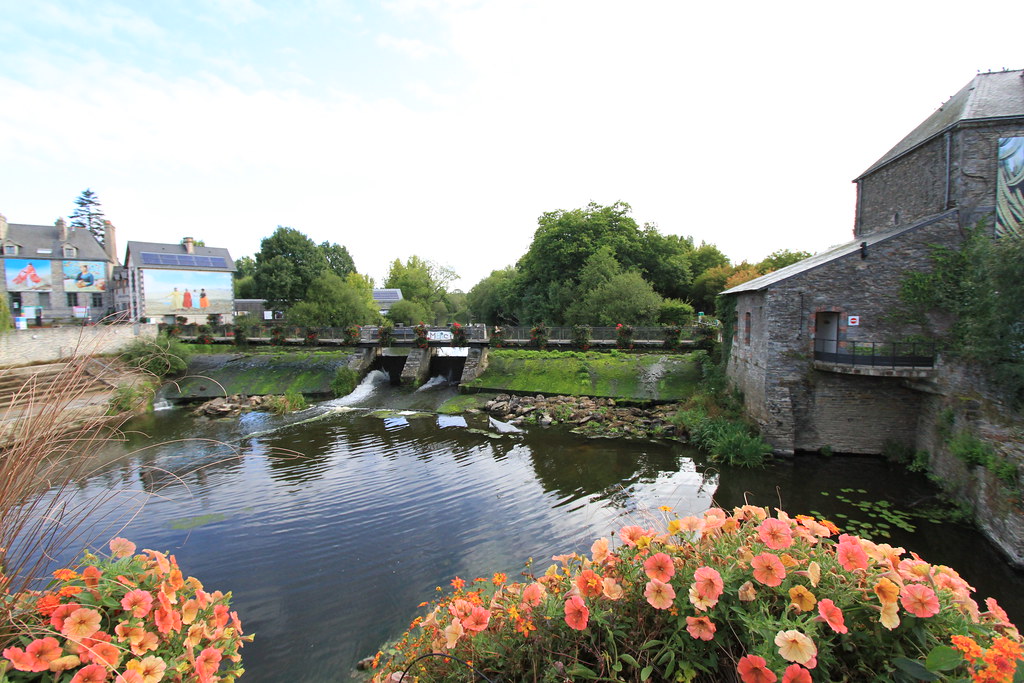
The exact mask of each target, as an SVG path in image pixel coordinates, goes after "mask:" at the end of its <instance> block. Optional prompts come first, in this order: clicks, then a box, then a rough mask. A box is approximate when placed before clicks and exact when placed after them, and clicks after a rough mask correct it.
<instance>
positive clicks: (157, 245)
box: [124, 242, 235, 273]
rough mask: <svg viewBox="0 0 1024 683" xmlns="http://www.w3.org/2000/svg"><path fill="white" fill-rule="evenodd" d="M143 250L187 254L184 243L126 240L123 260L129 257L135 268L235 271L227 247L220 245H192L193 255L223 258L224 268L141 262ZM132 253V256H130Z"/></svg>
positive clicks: (125, 260) (233, 262) (126, 261)
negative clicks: (126, 244) (225, 264)
mask: <svg viewBox="0 0 1024 683" xmlns="http://www.w3.org/2000/svg"><path fill="white" fill-rule="evenodd" d="M143 252H146V253H150V254H179V255H182V256H184V255H187V254H188V251H187V250H186V249H185V245H184V244H163V243H161V242H128V248H127V251H126V252H125V259H124V262H125V263H128V260H129V258H130V257H131V260H132V265H133V266H135V267H136V268H153V269H157V270H209V271H215V272H226V273H233V272H235V260H234V259H233V258H231V254H230V253H229V252H228V250H227V249H224V248H222V247H196V246H193V247H192V255H193V256H211V257H214V258H223V259H224V260H225V263H227V266H226V267H224V268H220V267H216V266H201V265H187V266H186V265H177V264H158V263H143V261H142V257H141V254H142V253H143ZM133 254H134V256H132V255H133Z"/></svg>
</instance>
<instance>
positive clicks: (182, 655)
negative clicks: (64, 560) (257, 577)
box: [0, 538, 252, 683]
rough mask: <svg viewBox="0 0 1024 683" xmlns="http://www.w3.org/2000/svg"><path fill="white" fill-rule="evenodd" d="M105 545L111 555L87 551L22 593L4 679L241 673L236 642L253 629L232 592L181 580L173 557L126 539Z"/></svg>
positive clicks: (201, 677)
mask: <svg viewBox="0 0 1024 683" xmlns="http://www.w3.org/2000/svg"><path fill="white" fill-rule="evenodd" d="M110 546H111V549H112V556H111V557H109V558H99V557H97V556H95V555H93V554H91V553H85V554H84V555H83V557H82V559H81V560H80V562H79V563H78V564H77V565H76V566H75V567H74V568H73V569H59V570H57V571H55V572H54V573H53V576H54V577H55V578H54V580H53V581H52V582H51V583H50V585H49V587H47V588H46V589H45V590H42V591H30V592H28V593H27V594H25V595H23V596H22V597H21V599H20V601H19V604H18V605H17V607H16V609H15V611H14V613H13V617H14V619H15V620H16V623H17V625H18V631H19V634H18V636H17V638H16V639H14V641H13V642H12V643H11V644H10V646H9V647H7V648H5V649H4V650H3V659H0V680H3V681H10V682H11V683H20V682H22V681H40V682H42V681H58V680H59V681H65V680H68V679H70V678H71V677H72V676H74V678H73V680H75V681H76V682H77V681H79V680H83V681H84V680H90V681H93V680H95V681H99V680H110V676H111V675H113V677H115V678H116V679H117V680H118V681H125V682H126V683H127V682H129V681H149V680H152V681H156V680H161V679H162V680H190V681H191V680H198V681H213V680H221V681H228V680H234V678H235V677H237V676H240V675H241V674H242V671H243V669H242V667H241V655H240V654H239V650H240V649H241V647H242V646H243V645H244V643H245V642H246V641H251V640H252V636H246V635H243V632H242V624H241V622H240V621H239V619H238V614H237V613H236V612H231V611H230V601H231V594H230V593H228V594H224V593H221V592H220V591H214V592H212V593H207V592H206V591H205V590H203V588H202V584H200V583H199V581H197V580H196V579H194V578H192V577H188V578H183V576H182V573H181V570H180V569H179V568H178V564H177V562H176V561H175V559H174V556H173V555H171V556H167V555H165V554H164V553H160V552H157V551H155V550H144V551H143V552H142V554H139V555H133V553H134V552H135V545H134V544H133V543H130V542H128V541H126V540H125V539H122V538H118V539H114V540H113V541H111V542H110ZM7 597H9V596H3V595H0V600H4V599H6V598H7ZM4 668H7V671H6V673H4V672H3V669H4ZM131 672H136V673H134V674H132V673H131ZM216 676H219V677H220V678H216Z"/></svg>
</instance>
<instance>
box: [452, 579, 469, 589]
mask: <svg viewBox="0 0 1024 683" xmlns="http://www.w3.org/2000/svg"><path fill="white" fill-rule="evenodd" d="M465 587H466V581H465V579H460V578H459V577H457V576H456V577H455V578H454V579H452V588H454V589H455V590H457V591H460V590H462V589H463V588H465Z"/></svg>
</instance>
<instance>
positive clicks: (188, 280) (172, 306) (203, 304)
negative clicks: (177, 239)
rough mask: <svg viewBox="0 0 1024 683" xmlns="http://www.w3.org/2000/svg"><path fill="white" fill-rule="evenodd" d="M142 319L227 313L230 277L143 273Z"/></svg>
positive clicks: (200, 273)
mask: <svg viewBox="0 0 1024 683" xmlns="http://www.w3.org/2000/svg"><path fill="white" fill-rule="evenodd" d="M143 273H144V274H143V283H144V284H143V286H144V288H145V292H146V315H209V314H210V313H220V314H225V313H231V311H232V309H233V308H234V301H235V299H234V291H233V290H232V286H231V273H212V272H209V271H205V270H156V269H153V270H149V269H146V270H144V271H143Z"/></svg>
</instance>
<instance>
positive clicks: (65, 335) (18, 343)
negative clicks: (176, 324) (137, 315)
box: [0, 323, 157, 367]
mask: <svg viewBox="0 0 1024 683" xmlns="http://www.w3.org/2000/svg"><path fill="white" fill-rule="evenodd" d="M156 335H157V326H156V325H153V324H139V323H136V324H131V325H94V326H86V327H79V326H74V327H39V328H34V327H33V328H29V329H27V330H11V331H9V332H5V333H2V334H0V367H13V366H18V365H29V364H31V363H47V362H52V361H57V360H63V359H65V358H74V357H75V356H83V355H84V356H92V355H97V354H107V353H117V352H118V351H120V350H121V349H123V348H124V347H125V346H127V345H128V344H131V343H132V342H133V341H135V340H136V339H139V338H144V339H155V338H156Z"/></svg>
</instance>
